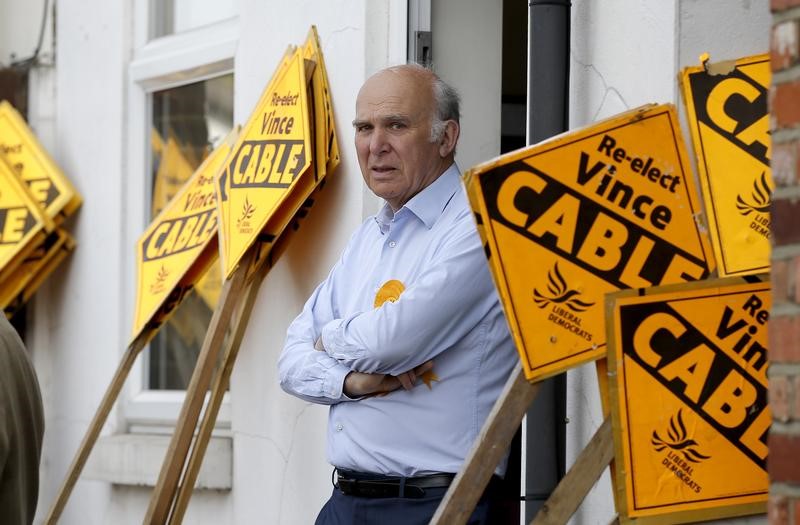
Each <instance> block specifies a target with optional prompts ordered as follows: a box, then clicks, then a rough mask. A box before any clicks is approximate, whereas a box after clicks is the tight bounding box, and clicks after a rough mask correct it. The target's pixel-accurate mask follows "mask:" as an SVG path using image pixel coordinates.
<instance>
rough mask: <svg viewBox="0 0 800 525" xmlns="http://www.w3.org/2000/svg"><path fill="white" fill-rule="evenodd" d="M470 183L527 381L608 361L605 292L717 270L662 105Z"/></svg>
mask: <svg viewBox="0 0 800 525" xmlns="http://www.w3.org/2000/svg"><path fill="white" fill-rule="evenodd" d="M466 186H467V192H468V195H469V197H470V201H471V203H472V207H473V210H474V211H475V214H476V218H477V222H478V225H479V231H480V232H481V235H482V237H483V239H484V242H485V245H486V254H487V257H488V258H489V265H490V267H491V270H492V274H493V276H494V280H495V284H496V285H497V288H498V291H499V293H500V297H501V301H502V303H503V307H504V309H505V312H506V317H507V319H508V322H509V326H510V328H511V331H512V334H513V336H514V341H515V343H516V345H517V349H518V351H519V353H520V357H521V360H522V364H523V368H524V370H525V375H526V377H527V378H528V379H529V380H538V379H542V378H544V377H548V376H551V375H553V374H557V373H560V372H563V371H565V370H567V369H569V368H571V367H574V366H576V365H579V364H581V363H584V362H587V361H590V360H595V359H598V358H600V357H603V356H605V353H606V333H605V311H604V308H603V300H604V296H605V294H607V293H609V292H614V291H617V290H621V289H627V288H640V287H646V286H654V285H658V284H666V283H676V282H683V281H693V280H698V279H705V278H707V277H708V276H709V274H710V272H711V270H712V269H713V262H712V258H711V255H710V247H709V243H708V240H707V238H706V235H705V231H704V230H703V229H702V228H701V226H700V225H699V224H698V223H697V221H696V218H697V216H698V213H699V209H698V205H697V202H696V191H695V187H694V181H693V178H692V174H691V171H690V170H689V167H688V163H687V160H686V153H685V150H684V144H683V141H682V140H681V134H680V128H679V126H678V120H677V117H676V115H675V110H674V108H673V107H672V106H670V105H662V106H652V105H651V106H644V107H642V108H639V109H636V110H633V111H630V112H628V113H624V114H622V115H619V116H617V117H614V118H611V119H609V120H606V121H603V122H600V123H598V124H595V125H592V126H591V127H588V128H585V129H583V130H579V131H575V132H571V133H569V134H565V135H562V136H559V137H557V138H555V139H553V140H551V141H549V142H546V143H542V144H539V145H536V146H532V147H530V148H526V149H523V150H520V151H518V152H513V153H510V154H507V155H505V156H502V157H500V158H499V159H496V160H494V161H493V162H491V163H487V164H484V165H480V166H477V167H476V168H473V169H472V170H470V171H469V172H468V173H467V174H466Z"/></svg>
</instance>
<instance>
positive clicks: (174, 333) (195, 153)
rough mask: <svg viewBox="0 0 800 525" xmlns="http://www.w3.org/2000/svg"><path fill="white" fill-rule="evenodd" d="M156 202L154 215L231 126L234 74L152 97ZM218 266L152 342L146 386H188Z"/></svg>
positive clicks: (217, 287) (212, 304) (216, 287)
mask: <svg viewBox="0 0 800 525" xmlns="http://www.w3.org/2000/svg"><path fill="white" fill-rule="evenodd" d="M152 107H153V114H152V124H153V129H152V136H151V148H152V159H153V163H152V173H151V180H152V195H153V198H152V203H151V214H150V215H151V217H155V216H156V215H157V214H158V213H159V212H160V211H161V210H162V209H163V208H164V206H166V204H167V203H168V202H169V201H170V199H171V198H172V197H173V196H174V195H175V194H176V193H177V192H178V190H179V189H180V188H181V186H182V185H183V183H184V182H186V180H187V179H188V178H189V177H190V176H191V175H192V173H194V171H195V169H197V167H198V166H199V165H200V163H201V162H203V160H204V159H205V158H206V157H207V156H208V154H209V153H210V152H211V151H212V150H213V148H214V147H215V146H216V145H218V144H219V143H220V142H221V141H222V140H223V139H224V138H225V136H226V135H227V133H228V132H229V131H230V129H231V128H232V126H233V75H224V76H220V77H217V78H213V79H209V80H205V81H203V82H196V83H193V84H188V85H185V86H181V87H177V88H172V89H166V90H163V91H156V92H154V93H153V95H152ZM221 281H222V277H221V272H220V271H219V267H218V265H216V264H215V265H213V266H212V268H211V270H209V272H208V273H207V274H206V275H205V276H204V277H203V279H201V280H200V282H199V283H198V284H197V286H195V288H194V290H192V291H191V292H190V293H189V294H188V295H187V296H186V298H185V299H184V300H183V302H182V303H181V305H180V306H179V307H178V308H177V310H176V311H175V313H174V314H173V316H172V317H171V318H170V320H169V321H168V322H167V323H166V324H165V325H164V326H162V327H161V329H160V330H159V331H158V333H157V334H156V336H155V337H154V338H153V341H152V342H151V343H150V355H149V360H148V363H149V365H148V381H147V382H148V387H149V388H150V389H151V390H165V389H166V390H184V389H185V388H186V386H187V385H188V384H189V379H190V378H191V375H192V371H193V370H194V365H195V362H196V361H197V355H198V354H199V352H200V347H201V346H202V344H203V338H204V337H205V334H206V329H207V327H208V323H209V322H210V320H211V314H212V312H213V310H214V307H215V306H216V302H217V298H218V296H219V290H220V283H221Z"/></svg>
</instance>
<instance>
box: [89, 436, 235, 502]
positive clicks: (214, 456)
mask: <svg viewBox="0 0 800 525" xmlns="http://www.w3.org/2000/svg"><path fill="white" fill-rule="evenodd" d="M170 439H171V436H167V435H153V434H118V435H115V436H105V437H101V438H100V439H98V440H97V444H96V445H95V447H94V450H93V451H92V454H91V455H90V456H89V460H88V461H87V462H86V467H85V470H84V473H85V477H86V478H87V479H94V480H100V481H107V482H110V483H113V484H117V485H134V486H145V487H155V485H156V481H157V480H158V474H159V472H160V471H161V464H162V463H163V461H164V456H165V455H166V453H167V449H168V448H169V442H170ZM232 484H233V439H232V438H230V437H212V438H211V440H210V441H209V443H208V449H207V450H206V454H205V457H204V458H203V464H202V466H201V467H200V473H199V475H198V476H197V483H196V484H195V490H197V489H209V490H230V489H231V487H232Z"/></svg>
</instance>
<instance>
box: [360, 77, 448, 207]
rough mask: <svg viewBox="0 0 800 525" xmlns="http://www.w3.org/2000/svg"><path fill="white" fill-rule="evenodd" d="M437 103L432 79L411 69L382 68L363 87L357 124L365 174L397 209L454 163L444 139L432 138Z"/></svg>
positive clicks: (362, 169) (363, 172) (362, 171)
mask: <svg viewBox="0 0 800 525" xmlns="http://www.w3.org/2000/svg"><path fill="white" fill-rule="evenodd" d="M433 109H434V103H433V89H432V87H431V84H430V81H429V80H428V79H427V78H425V77H423V76H420V75H415V74H412V73H408V72H403V71H383V72H381V73H378V74H376V75H375V76H373V77H372V78H370V79H369V80H367V82H366V83H365V84H364V86H363V87H362V88H361V91H360V92H359V93H358V98H357V99H356V118H355V120H354V121H353V125H354V126H355V143H356V152H357V153H358V163H359V165H360V166H361V174H362V175H363V176H364V181H365V182H366V183H367V186H369V189H370V190H372V192H373V193H375V194H376V195H378V196H379V197H382V198H383V199H386V201H387V202H388V203H389V205H390V206H391V207H392V209H393V210H394V211H397V210H399V209H400V208H401V207H403V205H404V204H405V203H406V202H408V200H409V199H411V197H413V196H414V195H416V194H417V193H419V192H420V191H421V190H422V189H424V188H425V187H426V186H428V185H429V184H430V183H431V182H433V181H434V180H436V178H437V177H438V176H439V175H441V173H442V172H443V171H444V170H445V169H447V167H448V165H449V163H450V162H449V161H448V160H446V158H445V156H443V155H442V153H444V152H445V151H444V150H442V149H441V148H440V146H441V145H440V143H439V142H436V143H432V142H430V137H431V123H432V116H433ZM447 153H449V152H447Z"/></svg>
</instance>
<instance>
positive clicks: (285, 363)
mask: <svg viewBox="0 0 800 525" xmlns="http://www.w3.org/2000/svg"><path fill="white" fill-rule="evenodd" d="M340 268H341V260H340V262H339V263H337V265H336V266H334V268H333V269H332V270H331V273H330V275H328V278H327V279H326V280H325V281H323V282H322V283H321V284H320V285H319V286H317V289H316V290H314V293H313V294H311V297H310V298H309V299H308V301H306V304H305V306H304V307H303V310H302V311H301V312H300V315H298V316H297V318H295V320H294V321H292V323H291V325H289V328H288V330H287V332H286V342H285V344H284V347H283V351H282V352H281V355H280V358H279V359H278V376H279V380H280V385H281V388H282V389H283V390H284V391H285V392H287V393H289V394H292V395H294V396H296V397H299V398H300V399H303V400H305V401H310V402H312V403H319V404H324V405H332V404H335V403H339V402H341V401H350V400H351V399H350V398H348V397H347V396H345V395H344V394H343V393H342V388H343V386H344V379H345V376H347V374H348V373H349V372H350V368H349V367H347V366H345V365H343V364H342V363H339V362H338V361H337V360H336V359H334V358H332V357H330V356H329V355H328V354H326V353H325V352H321V351H319V350H316V349H315V348H314V343H315V342H316V341H317V339H319V337H320V334H321V327H322V325H323V324H324V323H326V322H328V321H330V320H331V319H332V318H333V313H334V308H333V302H332V294H331V290H332V283H333V281H334V280H335V278H336V275H337V273H338V272H339V270H340Z"/></svg>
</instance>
